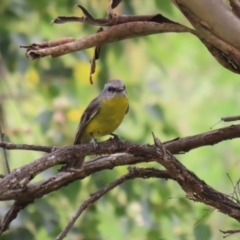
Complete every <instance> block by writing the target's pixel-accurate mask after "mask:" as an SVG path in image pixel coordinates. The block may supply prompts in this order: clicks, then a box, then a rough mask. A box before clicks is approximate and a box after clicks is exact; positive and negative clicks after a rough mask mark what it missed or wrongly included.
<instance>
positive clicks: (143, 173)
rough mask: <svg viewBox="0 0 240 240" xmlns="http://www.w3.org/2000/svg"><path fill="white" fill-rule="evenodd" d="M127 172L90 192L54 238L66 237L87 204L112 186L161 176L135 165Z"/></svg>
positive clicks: (155, 171) (158, 171) (59, 239)
mask: <svg viewBox="0 0 240 240" xmlns="http://www.w3.org/2000/svg"><path fill="white" fill-rule="evenodd" d="M128 169H129V172H128V173H127V174H125V175H123V176H122V177H120V178H118V179H116V180H115V181H113V182H111V183H109V184H107V185H106V186H105V187H103V188H101V189H100V190H98V191H96V192H95V193H93V194H91V195H90V196H89V197H88V198H87V199H86V200H85V201H84V202H83V204H82V205H81V206H80V207H79V208H78V210H77V211H76V212H75V214H74V215H73V216H72V218H71V219H70V221H69V222H68V224H67V226H66V227H65V228H64V229H63V230H62V232H61V233H60V234H59V235H58V236H57V237H56V238H55V240H61V239H63V238H64V237H66V235H67V233H68V232H69V230H70V229H71V228H72V226H73V225H74V223H75V222H76V220H77V219H78V218H79V216H80V215H81V214H82V213H83V211H84V210H85V209H87V208H88V206H89V205H90V204H92V203H94V202H96V201H97V200H98V199H99V198H101V197H102V196H103V195H104V194H106V193H107V192H109V191H110V190H112V189H113V188H115V187H117V186H119V185H120V184H122V183H124V182H126V181H127V180H130V179H134V178H144V179H145V178H149V177H155V176H156V177H158V176H161V177H162V172H164V174H165V171H160V170H157V169H154V168H146V169H144V168H135V167H129V168H128Z"/></svg>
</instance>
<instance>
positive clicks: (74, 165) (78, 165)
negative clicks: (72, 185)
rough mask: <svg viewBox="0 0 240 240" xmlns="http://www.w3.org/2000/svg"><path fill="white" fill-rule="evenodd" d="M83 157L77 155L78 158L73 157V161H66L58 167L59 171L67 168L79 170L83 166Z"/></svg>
mask: <svg viewBox="0 0 240 240" xmlns="http://www.w3.org/2000/svg"><path fill="white" fill-rule="evenodd" d="M84 159H85V157H79V158H78V159H74V160H73V161H70V162H68V163H67V164H66V165H65V166H63V167H61V168H60V169H59V172H64V171H66V170H68V169H71V168H73V169H76V170H80V169H82V167H83V163H84Z"/></svg>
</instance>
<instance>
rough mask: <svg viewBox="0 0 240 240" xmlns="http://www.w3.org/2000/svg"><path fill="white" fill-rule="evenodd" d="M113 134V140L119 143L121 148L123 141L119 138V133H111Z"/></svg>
mask: <svg viewBox="0 0 240 240" xmlns="http://www.w3.org/2000/svg"><path fill="white" fill-rule="evenodd" d="M110 135H111V136H113V140H114V141H115V142H116V143H117V145H118V148H121V147H122V145H123V141H122V140H121V139H120V138H119V136H118V135H117V134H114V133H111V134H110Z"/></svg>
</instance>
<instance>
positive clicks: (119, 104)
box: [64, 80, 129, 169]
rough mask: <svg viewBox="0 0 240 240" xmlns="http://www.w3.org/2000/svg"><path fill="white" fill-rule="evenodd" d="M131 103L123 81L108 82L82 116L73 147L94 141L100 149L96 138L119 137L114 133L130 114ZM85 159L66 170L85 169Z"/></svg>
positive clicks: (76, 160)
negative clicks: (126, 115)
mask: <svg viewBox="0 0 240 240" xmlns="http://www.w3.org/2000/svg"><path fill="white" fill-rule="evenodd" d="M128 110H129V102H128V95H127V91H126V88H125V84H124V82H123V81H121V80H110V81H108V82H107V83H106V84H105V85H104V88H103V90H102V92H101V93H100V94H99V95H98V96H97V97H96V98H95V99H93V100H92V101H91V102H90V104H89V105H88V107H87V108H86V109H85V111H84V112H83V114H82V117H81V119H80V123H79V125H78V128H77V132H76V135H75V139H74V142H73V145H78V144H84V143H89V142H91V141H92V140H93V143H94V146H95V147H98V145H97V141H96V137H102V136H106V135H113V136H114V137H117V138H118V136H117V135H115V134H113V132H114V131H115V130H116V129H117V128H118V127H119V125H120V124H121V123H122V121H123V119H124V116H125V114H127V113H128ZM83 163H84V157H80V158H78V159H75V160H73V161H70V162H69V163H67V165H66V166H64V169H69V168H74V169H81V168H82V167H83Z"/></svg>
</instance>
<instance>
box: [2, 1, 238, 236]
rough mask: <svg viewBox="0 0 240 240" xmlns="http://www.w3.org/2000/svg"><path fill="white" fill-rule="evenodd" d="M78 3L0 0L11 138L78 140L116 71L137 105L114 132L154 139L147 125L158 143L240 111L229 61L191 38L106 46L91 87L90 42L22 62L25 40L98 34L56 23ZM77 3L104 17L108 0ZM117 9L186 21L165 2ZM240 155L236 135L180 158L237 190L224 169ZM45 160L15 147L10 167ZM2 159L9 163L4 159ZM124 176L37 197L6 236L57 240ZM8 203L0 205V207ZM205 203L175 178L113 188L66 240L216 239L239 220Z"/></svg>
mask: <svg viewBox="0 0 240 240" xmlns="http://www.w3.org/2000/svg"><path fill="white" fill-rule="evenodd" d="M76 3H78V2H74V1H47V0H43V1H30V0H22V1H20V2H17V1H8V0H3V2H2V3H1V10H0V11H1V12H2V14H1V15H0V18H1V19H0V20H1V25H0V51H1V52H0V54H1V58H2V61H1V62H0V69H4V68H6V71H1V76H0V86H1V87H0V93H1V97H0V100H1V102H0V104H1V106H2V107H3V110H4V113H3V116H1V118H0V119H3V122H2V123H1V124H2V126H3V127H4V132H5V134H6V135H7V137H8V138H9V140H10V141H12V142H15V143H29V144H43V145H59V146H61V145H71V144H72V141H73V136H74V133H75V131H76V127H77V124H78V121H79V117H80V115H81V113H82V112H83V110H84V108H85V107H86V105H87V104H88V103H89V101H90V100H91V99H92V98H93V97H94V96H96V95H97V94H98V92H99V91H100V89H101V88H102V86H103V84H104V83H105V82H106V80H108V79H113V78H120V79H122V80H124V82H125V83H126V85H127V90H128V94H129V98H130V104H131V105H130V112H129V114H128V115H127V116H126V118H125V120H124V123H123V124H122V125H121V126H120V127H119V129H118V130H117V133H118V134H119V135H120V136H121V138H122V139H126V140H130V141H134V142H138V143H148V142H149V143H152V137H151V132H152V131H154V132H155V134H156V135H157V136H159V137H160V139H161V140H162V141H165V140H169V139H171V138H175V137H178V136H187V135H191V134H197V133H199V132H202V131H206V130H208V129H209V128H210V126H211V125H213V124H214V123H215V122H217V121H218V119H219V118H220V117H222V116H228V115H235V114H236V112H237V109H238V108H239V104H240V102H239V100H238V92H239V88H240V82H239V77H238V76H237V75H235V74H233V73H231V72H229V71H227V70H226V69H223V68H222V67H221V66H220V65H219V64H217V62H216V61H215V60H214V59H213V58H212V56H210V54H209V53H208V52H207V51H206V49H205V47H204V46H203V45H202V44H201V43H200V42H199V41H198V40H197V39H195V38H194V37H193V36H190V35H187V34H183V35H177V34H166V35H154V36H150V37H145V38H141V39H133V40H127V41H124V42H120V43H114V44H111V45H106V46H104V47H103V49H102V52H101V58H100V61H98V63H97V72H96V74H95V75H94V85H90V83H89V71H90V65H89V60H90V59H91V56H92V54H93V50H92V49H89V50H87V51H82V52H77V53H75V54H71V55H66V56H63V57H61V58H56V59H51V58H44V59H40V60H37V61H31V60H29V59H26V58H25V56H24V51H23V50H22V49H20V48H19V45H27V44H29V43H31V42H40V41H43V40H49V39H58V38H61V37H64V36H72V37H76V38H81V37H83V36H86V35H88V34H91V33H93V32H95V31H96V30H97V28H94V27H93V26H89V25H84V24H83V25H81V24H66V25H54V26H51V25H50V24H49V23H50V21H51V20H52V19H53V18H55V17H56V16H58V15H80V12H79V10H78V9H77V8H74V7H73V6H74V4H76ZM81 4H82V5H83V6H85V7H86V8H87V9H89V11H90V12H91V13H92V14H94V15H96V16H98V17H101V16H104V15H105V10H106V9H107V6H108V1H106V0H105V1H103V0H102V1H95V0H91V1H86V0H82V1H81ZM116 11H117V12H122V13H125V14H133V13H138V14H148V13H155V12H164V13H165V14H166V15H168V16H169V17H170V18H172V19H178V21H180V22H184V21H185V19H184V18H183V17H182V16H181V15H180V14H179V12H178V11H177V10H176V9H175V8H174V7H173V6H172V5H170V2H169V1H166V0H165V1H158V0H156V1H151V2H148V3H147V4H146V3H145V1H143V0H142V1H136V0H135V1H124V2H123V3H122V4H121V5H120V6H119V7H118V8H117V10H116ZM229 79H230V80H231V82H230V81H229ZM239 151H240V150H239V148H238V146H237V143H236V142H234V141H233V142H229V143H226V142H225V143H224V144H219V145H218V146H214V148H201V149H199V150H194V151H193V152H191V153H189V154H187V155H186V156H185V155H183V156H179V158H180V159H181V160H182V161H183V162H184V164H185V165H186V166H187V167H188V168H189V169H191V170H192V171H194V172H195V173H196V174H197V175H198V176H199V177H200V178H202V179H204V180H205V181H207V182H208V183H209V184H210V185H211V186H213V187H214V188H216V189H218V190H220V191H222V192H226V193H230V192H231V191H232V186H231V183H230V181H229V179H228V178H227V176H226V173H229V174H230V176H231V177H232V179H233V181H236V180H237V177H238V171H237V168H236V167H235V166H236V165H237V164H238V163H237V160H238V158H237V156H238V154H239ZM40 156H41V155H40V154H39V153H35V152H32V153H29V152H24V151H21V152H19V151H16V152H9V158H10V164H11V167H12V168H16V167H18V166H21V165H23V164H26V163H27V162H30V161H32V160H33V159H36V158H38V157H40ZM1 164H2V169H4V164H3V161H1ZM148 165H149V164H148ZM52 171H53V172H54V171H57V169H52ZM2 172H3V171H2ZM125 172H126V167H121V168H118V169H114V170H112V171H106V172H99V173H97V174H94V175H93V176H92V177H91V178H88V179H84V180H83V181H81V182H79V181H77V182H74V183H73V184H71V185H69V186H67V187H65V188H62V189H61V190H60V191H58V192H54V193H52V194H50V195H49V196H46V197H44V198H43V199H39V200H38V201H36V202H35V203H34V204H33V205H31V206H30V207H28V208H27V209H25V210H23V211H22V213H21V215H20V216H19V217H18V218H17V219H16V220H15V221H14V222H13V224H12V226H11V230H10V231H9V232H7V233H6V234H4V235H3V237H2V239H18V236H19V235H20V234H21V236H23V238H22V239H33V238H34V239H53V238H54V237H55V236H56V235H57V234H58V233H59V231H60V230H61V229H62V228H63V227H64V226H65V225H66V223H67V221H68V219H69V218H70V217H71V215H72V213H73V212H74V211H75V210H76V208H77V207H78V206H79V205H80V204H81V203H82V202H83V201H84V199H86V198H87V197H88V196H89V194H91V193H92V192H94V191H96V190H97V189H99V188H100V187H103V186H104V185H105V184H107V183H109V182H110V181H112V180H114V179H115V178H116V176H120V175H121V174H123V173H125ZM49 174H51V172H46V173H45V175H44V174H43V175H41V176H39V177H38V178H44V177H45V176H47V175H49ZM8 207H9V206H8V204H1V205H0V215H3V214H4V213H5V212H6V210H7V209H8ZM210 211H211V209H206V207H205V206H202V205H201V206H200V205H198V204H197V203H195V204H193V203H191V202H189V201H188V200H187V199H186V198H185V196H184V194H183V192H182V191H181V190H180V189H179V187H178V186H177V185H176V184H175V183H174V182H171V181H168V182H166V181H164V180H156V179H151V180H135V181H130V182H127V183H125V184H124V185H122V186H121V187H119V188H117V189H114V190H113V191H111V192H110V193H109V194H107V195H106V196H104V197H103V198H102V199H100V201H98V202H97V203H96V204H95V205H94V206H92V207H91V208H90V209H88V210H87V211H86V213H85V214H84V216H82V217H81V218H80V219H79V220H78V222H77V224H76V225H75V227H74V229H73V230H72V231H71V234H70V235H69V237H68V239H114V240H115V239H116V240H118V239H219V238H220V237H221V234H220V233H219V232H218V229H221V228H223V226H224V228H234V227H236V226H235V225H236V223H235V222H233V221H232V220H230V219H228V217H227V216H222V215H221V217H219V213H217V212H213V213H211V214H207V213H208V212H210ZM206 214H207V215H206ZM203 216H205V217H203ZM198 221H199V222H198ZM195 223H197V224H196V226H194V224H195ZM231 239H234V236H233V237H232V238H231Z"/></svg>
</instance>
